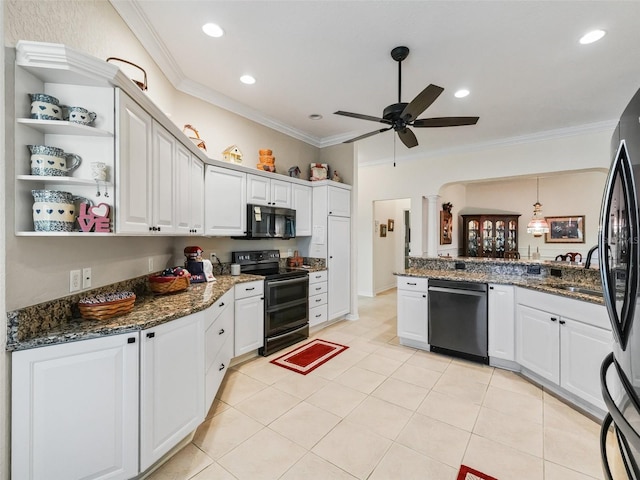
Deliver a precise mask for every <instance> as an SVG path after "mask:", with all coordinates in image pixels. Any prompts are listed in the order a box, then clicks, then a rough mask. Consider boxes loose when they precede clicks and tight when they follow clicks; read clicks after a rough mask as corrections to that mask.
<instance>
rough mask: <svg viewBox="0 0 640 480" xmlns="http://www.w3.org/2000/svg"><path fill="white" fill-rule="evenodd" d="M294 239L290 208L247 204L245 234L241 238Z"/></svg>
mask: <svg viewBox="0 0 640 480" xmlns="http://www.w3.org/2000/svg"><path fill="white" fill-rule="evenodd" d="M295 237H296V211H295V210H293V209H291V208H281V207H265V206H264V205H254V204H247V234H246V235H245V236H244V237H241V238H245V239H249V238H285V239H286V238H295Z"/></svg>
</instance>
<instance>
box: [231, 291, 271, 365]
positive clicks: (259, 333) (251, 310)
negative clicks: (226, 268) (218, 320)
mask: <svg viewBox="0 0 640 480" xmlns="http://www.w3.org/2000/svg"><path fill="white" fill-rule="evenodd" d="M235 298H236V301H235V323H234V336H235V342H234V345H235V346H234V356H236V357H237V356H239V355H242V354H244V353H247V352H251V351H253V350H257V349H259V348H261V347H263V346H264V281H262V280H259V281H255V282H247V283H241V284H238V285H236V286H235Z"/></svg>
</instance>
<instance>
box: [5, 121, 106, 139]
mask: <svg viewBox="0 0 640 480" xmlns="http://www.w3.org/2000/svg"><path fill="white" fill-rule="evenodd" d="M16 121H17V122H18V123H21V124H23V125H28V126H29V127H31V128H35V129H36V130H38V131H40V132H42V133H49V134H55V135H84V136H88V137H113V133H112V132H110V131H108V130H103V129H101V128H95V127H89V126H87V125H81V124H79V123H74V122H67V121H65V120H39V119H35V118H18V119H17V120H16Z"/></svg>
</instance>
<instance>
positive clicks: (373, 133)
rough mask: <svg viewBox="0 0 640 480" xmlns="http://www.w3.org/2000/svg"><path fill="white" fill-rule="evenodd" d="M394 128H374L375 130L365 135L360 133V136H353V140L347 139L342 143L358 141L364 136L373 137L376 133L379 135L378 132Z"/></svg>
mask: <svg viewBox="0 0 640 480" xmlns="http://www.w3.org/2000/svg"><path fill="white" fill-rule="evenodd" d="M392 128H393V127H389V128H381V129H380V130H374V131H373V132H369V133H365V134H364V135H360V136H359V137H356V138H352V139H351V140H345V141H344V142H342V143H353V142H356V141H358V140H362V139H363V138H367V137H372V136H374V135H377V134H378V133H382V132H386V131H387V130H391V129H392Z"/></svg>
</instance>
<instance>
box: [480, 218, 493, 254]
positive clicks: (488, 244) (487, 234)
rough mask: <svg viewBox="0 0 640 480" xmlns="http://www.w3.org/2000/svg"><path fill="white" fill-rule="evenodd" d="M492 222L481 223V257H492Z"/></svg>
mask: <svg viewBox="0 0 640 480" xmlns="http://www.w3.org/2000/svg"><path fill="white" fill-rule="evenodd" d="M493 228H494V227H493V220H485V221H483V222H482V256H484V257H492V256H493V244H494V232H493Z"/></svg>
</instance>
